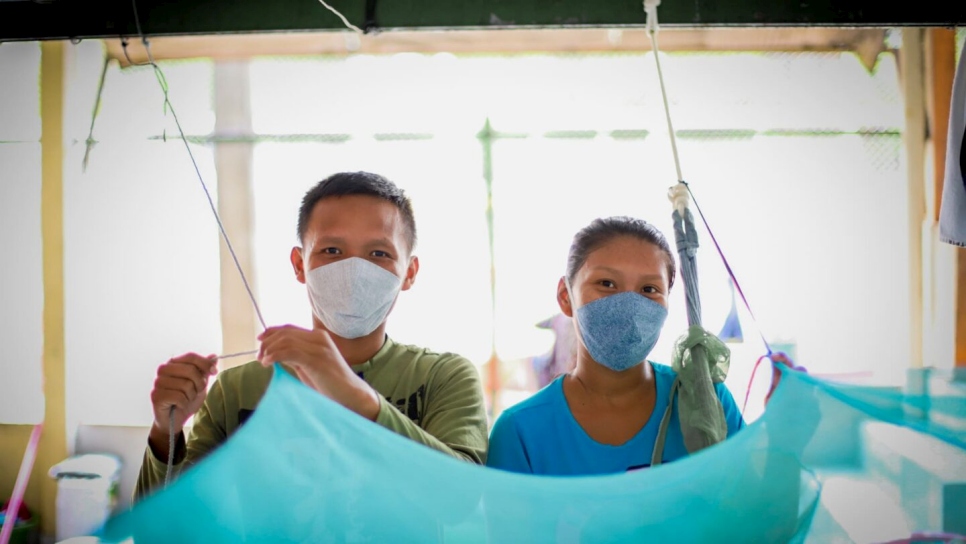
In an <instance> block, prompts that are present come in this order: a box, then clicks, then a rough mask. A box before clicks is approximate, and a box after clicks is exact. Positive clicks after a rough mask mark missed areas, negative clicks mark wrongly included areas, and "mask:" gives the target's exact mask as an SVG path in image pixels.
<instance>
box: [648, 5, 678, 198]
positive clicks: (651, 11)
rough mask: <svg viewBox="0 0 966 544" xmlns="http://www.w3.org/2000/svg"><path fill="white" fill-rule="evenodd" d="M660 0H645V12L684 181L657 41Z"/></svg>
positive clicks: (674, 149)
mask: <svg viewBox="0 0 966 544" xmlns="http://www.w3.org/2000/svg"><path fill="white" fill-rule="evenodd" d="M660 3H661V1H660V0H644V12H645V13H646V14H647V35H648V37H649V38H650V39H651V43H652V44H653V46H652V52H653V53H654V62H655V63H656V64H657V79H658V81H659V82H660V84H661V98H662V99H663V100H664V117H665V118H666V119H667V130H668V133H669V134H670V136H671V153H672V154H673V155H674V168H675V169H676V170H677V173H678V181H684V176H683V175H682V174H681V160H680V159H679V158H678V144H677V138H676V137H675V135H674V125H673V124H672V123H671V107H670V105H669V104H668V101H667V89H665V87H664V74H663V72H661V48H660V47H659V46H658V43H657V31H658V25H657V6H658V4H660Z"/></svg>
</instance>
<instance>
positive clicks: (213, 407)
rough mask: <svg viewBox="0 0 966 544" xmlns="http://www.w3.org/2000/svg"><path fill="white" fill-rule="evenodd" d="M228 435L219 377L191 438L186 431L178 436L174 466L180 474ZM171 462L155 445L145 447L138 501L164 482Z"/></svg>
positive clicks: (138, 481) (192, 428) (135, 490)
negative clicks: (156, 451)
mask: <svg viewBox="0 0 966 544" xmlns="http://www.w3.org/2000/svg"><path fill="white" fill-rule="evenodd" d="M226 437H227V433H226V431H225V394H224V391H223V390H222V385H221V381H220V380H218V379H216V380H215V383H214V384H212V386H211V390H210V391H208V396H207V397H206V398H205V402H204V403H203V404H202V405H201V408H200V409H199V410H198V413H196V414H195V417H194V422H193V424H192V426H191V429H190V430H189V432H188V438H187V441H186V440H185V438H184V434H180V435H179V436H178V444H177V445H176V446H175V454H174V459H175V463H174V466H173V471H174V474H172V475H171V477H172V478H174V477H175V476H177V475H178V474H179V473H181V472H182V471H183V470H185V469H186V468H188V467H190V466H192V465H194V464H195V463H197V462H198V461H200V460H201V459H202V458H203V457H204V456H205V455H207V454H208V453H209V452H211V450H213V449H215V448H216V447H217V446H218V445H220V444H221V443H223V442H224V441H225V439H226ZM166 470H167V465H166V464H165V463H164V462H162V461H161V460H160V459H158V457H157V456H156V455H155V454H154V452H153V451H151V446H150V445H148V446H147V447H146V448H144V458H143V460H142V461H141V472H140V473H139V474H138V480H137V483H136V484H135V487H134V500H135V501H139V500H141V499H143V498H144V497H146V496H147V495H148V494H150V493H151V492H152V491H154V490H157V489H160V488H161V487H162V486H163V485H164V473H165V471H166Z"/></svg>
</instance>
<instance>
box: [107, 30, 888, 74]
mask: <svg viewBox="0 0 966 544" xmlns="http://www.w3.org/2000/svg"><path fill="white" fill-rule="evenodd" d="M660 41H661V49H662V50H665V51H856V52H857V53H859V54H860V55H861V56H862V57H863V60H864V61H866V62H867V64H868V61H869V60H870V61H871V62H873V63H874V61H875V58H876V57H877V56H878V54H879V53H880V52H881V51H883V50H884V49H885V30H882V29H838V28H785V29H778V28H731V29H701V30H679V29H677V30H676V29H664V30H662V31H661V34H660ZM106 43H107V49H108V53H109V54H110V56H111V57H113V58H115V59H117V60H118V61H120V62H121V63H122V65H127V64H128V61H127V59H126V58H125V56H124V50H123V48H122V43H121V40H120V39H109V40H106ZM150 44H151V52H152V54H153V55H154V57H155V58H156V59H157V60H170V59H185V58H194V57H210V58H213V59H215V60H240V59H246V58H251V57H257V56H269V55H272V56H289V55H346V54H352V53H367V54H392V53H404V52H417V53H438V52H450V53H530V52H556V53H564V52H607V51H613V52H621V51H648V50H650V49H651V42H650V40H649V39H648V37H647V34H646V33H645V31H644V30H642V29H617V28H614V29H599V28H595V29H514V30H500V31H492V30H452V31H411V32H403V31H400V32H391V33H381V34H374V35H365V36H359V35H358V34H354V33H351V32H302V33H272V34H231V35H227V34H226V35H212V36H180V37H164V38H153V39H151V40H150ZM127 49H128V55H129V56H130V58H131V61H133V62H135V63H142V62H145V61H146V60H147V55H146V54H145V50H144V47H143V46H142V44H141V43H140V42H139V41H138V40H130V41H129V45H128V47H127Z"/></svg>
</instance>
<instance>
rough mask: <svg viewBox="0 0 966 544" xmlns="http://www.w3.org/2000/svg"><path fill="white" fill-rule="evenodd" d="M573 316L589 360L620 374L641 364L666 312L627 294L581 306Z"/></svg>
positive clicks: (665, 316) (653, 341) (612, 296)
mask: <svg viewBox="0 0 966 544" xmlns="http://www.w3.org/2000/svg"><path fill="white" fill-rule="evenodd" d="M571 300H573V296H571ZM574 316H575V317H576V318H577V327H578V328H579V329H580V336H581V338H583V341H584V346H585V347H586V348H587V351H588V352H590V356H591V357H593V358H594V360H595V361H597V362H598V363H600V364H602V365H604V366H606V367H607V368H609V369H611V370H616V371H618V372H621V371H623V370H627V369H628V368H632V367H634V366H637V365H639V364H640V363H642V362H643V361H644V359H645V358H646V357H647V355H648V354H649V353H651V350H652V349H654V345H655V344H657V339H658V337H659V336H660V335H661V327H663V326H664V320H665V319H667V308H665V307H664V306H661V305H660V304H658V303H657V302H654V301H653V300H651V299H649V298H647V297H645V296H643V295H641V294H639V293H633V292H630V291H627V292H624V293H619V294H616V295H610V296H608V297H604V298H601V299H597V300H595V301H593V302H590V303H588V304H584V305H583V306H581V307H580V308H578V309H577V312H576V313H575V314H574Z"/></svg>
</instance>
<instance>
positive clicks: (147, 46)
mask: <svg viewBox="0 0 966 544" xmlns="http://www.w3.org/2000/svg"><path fill="white" fill-rule="evenodd" d="M131 6H132V7H133V9H134V24H135V26H136V27H137V31H138V36H140V37H141V42H142V43H143V44H144V50H145V52H146V53H147V56H148V64H150V65H151V66H152V67H153V68H154V73H155V76H156V77H157V79H158V83H159V84H160V85H161V92H162V93H163V94H164V105H165V108H167V109H169V110H171V117H173V118H174V123H175V125H176V126H177V127H178V133H179V134H180V135H181V141H182V142H184V147H185V149H186V150H188V157H190V158H191V165H192V166H194V169H195V174H196V175H197V176H198V181H200V182H201V188H202V189H204V191H205V196H206V197H208V205H209V206H210V207H211V213H212V214H214V216H215V221H216V222H217V223H218V229H219V230H221V236H222V238H223V239H224V240H225V245H226V246H227V247H228V253H230V254H231V259H232V261H234V263H235V268H237V269H238V274H239V275H241V280H242V283H243V284H244V285H245V291H247V292H248V298H249V299H251V301H252V306H254V307H255V314H256V315H257V316H258V321H259V323H261V324H262V329H266V328H268V326H267V325H265V319H264V318H263V317H262V311H261V309H260V308H259V307H258V301H256V300H255V294H254V293H253V292H252V288H251V286H250V285H249V284H248V278H247V277H245V271H244V270H242V266H241V263H240V262H238V256H237V255H235V249H234V248H233V247H232V245H231V240H229V239H228V233H227V232H225V225H224V224H222V222H221V217H220V216H219V215H218V209H217V208H216V207H215V201H214V200H213V199H212V198H211V192H210V191H209V190H208V185H207V184H206V183H205V180H204V178H203V177H202V175H201V170H200V169H199V168H198V163H197V161H195V156H194V153H192V152H191V146H190V145H189V144H188V138H186V137H185V133H184V129H182V128H181V122H180V121H178V114H176V113H175V111H174V106H173V105H172V104H171V100H170V99H169V98H168V84H167V80H166V79H165V77H164V72H162V71H161V67H159V66H158V65H157V63H156V62H154V56H152V55H151V44H150V43H149V42H148V39H147V38H146V37H145V36H144V33H143V32H142V31H141V21H140V20H139V18H138V6H137V1H136V0H131Z"/></svg>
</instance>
